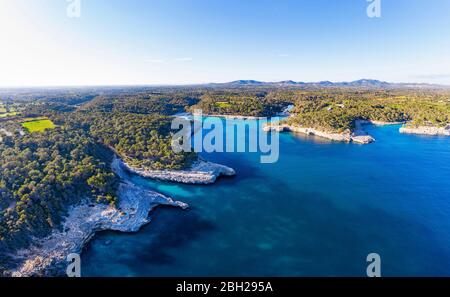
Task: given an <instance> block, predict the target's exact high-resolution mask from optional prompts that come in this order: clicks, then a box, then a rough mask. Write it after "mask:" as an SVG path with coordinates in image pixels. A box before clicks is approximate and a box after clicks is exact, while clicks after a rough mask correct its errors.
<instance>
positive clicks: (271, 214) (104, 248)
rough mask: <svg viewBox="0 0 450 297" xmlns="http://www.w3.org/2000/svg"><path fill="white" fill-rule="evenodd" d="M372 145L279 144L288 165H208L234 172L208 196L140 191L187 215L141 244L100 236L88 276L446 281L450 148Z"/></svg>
mask: <svg viewBox="0 0 450 297" xmlns="http://www.w3.org/2000/svg"><path fill="white" fill-rule="evenodd" d="M366 128H367V131H368V132H369V133H370V134H371V135H373V136H374V137H375V138H376V139H377V141H376V142H375V143H373V144H370V145H356V144H343V143H335V142H329V141H326V140H321V139H318V138H313V137H302V136H297V135H294V134H282V135H281V136H280V159H279V161H278V162H277V163H275V164H260V162H259V157H260V156H259V155H258V154H251V153H213V154H203V156H204V157H205V158H207V159H208V160H211V161H215V162H218V163H222V164H225V165H228V166H230V167H233V168H234V169H236V171H237V173H238V175H237V176H236V177H234V178H222V179H220V180H219V181H218V183H217V184H215V185H211V186H190V185H178V184H169V183H160V182H155V181H151V180H145V179H142V178H140V177H136V176H134V177H132V179H133V181H135V182H136V183H139V184H142V185H146V186H148V187H149V188H151V189H154V190H157V191H159V192H161V193H164V194H167V195H169V196H172V197H174V198H175V199H177V200H181V201H184V202H187V203H189V204H190V206H191V209H190V210H189V211H182V210H179V209H173V208H159V209H157V210H156V211H155V212H154V213H153V214H152V219H153V221H152V222H151V223H150V224H149V225H148V226H146V227H144V228H143V229H142V230H141V231H140V232H139V233H136V234H120V233H115V232H104V233H101V234H99V236H97V237H96V238H95V239H94V240H93V241H92V242H91V243H90V244H89V245H88V246H87V247H86V249H85V251H84V253H83V255H82V272H83V275H84V276H365V273H366V266H367V263H366V256H367V255H368V254H369V253H372V252H376V253H378V254H380V256H381V261H382V265H381V268H382V274H383V275H384V276H434V275H437V276H450V235H449V233H448V230H450V138H449V137H425V136H414V135H403V134H399V133H398V128H399V126H385V127H375V126H367V127H366Z"/></svg>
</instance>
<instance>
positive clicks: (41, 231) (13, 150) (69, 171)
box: [0, 125, 118, 251]
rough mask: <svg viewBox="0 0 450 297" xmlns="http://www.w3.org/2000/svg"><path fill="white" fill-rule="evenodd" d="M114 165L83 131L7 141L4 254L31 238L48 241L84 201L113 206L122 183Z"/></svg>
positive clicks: (0, 188) (2, 149)
mask: <svg viewBox="0 0 450 297" xmlns="http://www.w3.org/2000/svg"><path fill="white" fill-rule="evenodd" d="M12 126H13V125H10V126H9V127H8V128H9V129H11V128H12ZM17 129H20V128H19V127H17ZM111 159H112V154H111V152H110V151H109V150H107V149H105V148H104V147H102V146H99V145H98V144H97V143H95V142H94V141H93V140H92V138H91V137H90V136H89V135H88V134H87V133H85V132H84V131H82V130H77V129H67V128H65V127H61V128H57V129H53V130H47V131H45V132H43V133H33V134H30V133H25V135H18V134H16V135H13V136H10V137H8V136H4V137H3V141H2V142H1V143H0V162H1V163H0V209H1V212H0V250H2V251H5V250H8V249H9V248H17V247H20V246H25V245H26V244H27V243H28V241H29V239H30V236H44V235H47V234H48V233H49V232H50V230H51V228H53V227H55V226H58V225H59V223H60V222H61V220H62V218H63V216H64V215H65V214H66V212H67V206H68V205H72V204H74V203H77V202H79V201H80V200H81V199H83V198H87V199H90V200H92V201H93V202H95V201H96V202H99V203H111V204H115V203H116V188H117V181H118V180H117V178H116V177H115V175H114V174H113V173H112V172H111V169H110V165H109V164H110V162H111Z"/></svg>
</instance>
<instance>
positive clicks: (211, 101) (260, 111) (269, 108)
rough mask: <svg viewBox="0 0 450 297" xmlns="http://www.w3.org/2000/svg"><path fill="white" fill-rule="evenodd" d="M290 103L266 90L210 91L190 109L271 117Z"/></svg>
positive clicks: (210, 112) (204, 112)
mask: <svg viewBox="0 0 450 297" xmlns="http://www.w3.org/2000/svg"><path fill="white" fill-rule="evenodd" d="M288 103H289V102H288V101H285V100H280V99H279V97H277V96H274V94H272V93H270V92H265V91H253V90H249V91H245V90H241V91H240V92H236V91H231V90H227V91H208V92H206V93H205V94H204V95H203V96H201V98H200V102H199V103H198V104H196V105H194V106H191V107H190V108H188V110H189V111H191V112H193V111H195V110H202V112H203V114H211V115H243V116H259V117H269V116H272V115H274V114H276V113H278V112H281V111H282V110H283V107H285V106H286V105H288Z"/></svg>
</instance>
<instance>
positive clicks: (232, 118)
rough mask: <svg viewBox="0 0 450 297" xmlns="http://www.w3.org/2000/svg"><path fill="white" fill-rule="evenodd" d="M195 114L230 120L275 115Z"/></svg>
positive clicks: (259, 118)
mask: <svg viewBox="0 0 450 297" xmlns="http://www.w3.org/2000/svg"><path fill="white" fill-rule="evenodd" d="M192 115H193V116H202V117H212V118H225V119H230V120H264V119H268V118H271V117H273V116H268V117H261V116H244V115H232V114H198V113H192Z"/></svg>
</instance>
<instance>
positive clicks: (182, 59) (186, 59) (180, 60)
mask: <svg viewBox="0 0 450 297" xmlns="http://www.w3.org/2000/svg"><path fill="white" fill-rule="evenodd" d="M192 60H194V59H192V58H190V57H184V58H176V59H175V62H189V61H192Z"/></svg>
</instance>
